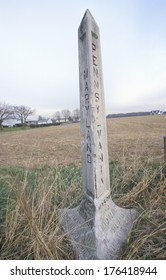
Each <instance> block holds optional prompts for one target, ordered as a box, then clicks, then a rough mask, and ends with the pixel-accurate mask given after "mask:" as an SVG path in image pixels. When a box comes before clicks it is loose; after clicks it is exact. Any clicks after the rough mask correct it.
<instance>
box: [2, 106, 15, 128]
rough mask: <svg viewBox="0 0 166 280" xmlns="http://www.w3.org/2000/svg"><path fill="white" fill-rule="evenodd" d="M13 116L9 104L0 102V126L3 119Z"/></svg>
mask: <svg viewBox="0 0 166 280" xmlns="http://www.w3.org/2000/svg"><path fill="white" fill-rule="evenodd" d="M12 117H13V107H12V106H11V105H8V104H5V103H1V102H0V127H1V126H2V123H3V121H4V120H7V119H10V118H12Z"/></svg>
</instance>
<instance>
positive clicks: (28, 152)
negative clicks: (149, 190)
mask: <svg viewBox="0 0 166 280" xmlns="http://www.w3.org/2000/svg"><path fill="white" fill-rule="evenodd" d="M107 127H108V150H109V159H110V160H119V161H121V160H124V158H125V159H130V158H131V157H134V156H135V157H137V156H138V155H139V156H143V157H148V158H153V160H155V161H161V160H163V136H164V135H165V134H166V116H165V115H160V116H146V117H129V118H119V119H109V120H107ZM0 143H1V146H0V166H1V167H2V166H5V167H7V166H8V167H10V166H24V167H37V166H40V165H43V164H49V165H56V164H65V165H66V164H67V165H70V164H75V165H80V163H81V133H80V125H79V124H72V125H65V126H55V127H47V128H37V129H29V130H22V131H12V132H11V133H9V132H0Z"/></svg>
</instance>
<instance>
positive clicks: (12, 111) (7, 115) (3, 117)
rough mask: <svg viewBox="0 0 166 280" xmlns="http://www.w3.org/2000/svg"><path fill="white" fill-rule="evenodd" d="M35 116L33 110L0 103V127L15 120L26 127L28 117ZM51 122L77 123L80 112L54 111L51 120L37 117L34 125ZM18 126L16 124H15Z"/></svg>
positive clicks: (76, 110) (22, 106)
mask: <svg viewBox="0 0 166 280" xmlns="http://www.w3.org/2000/svg"><path fill="white" fill-rule="evenodd" d="M34 114H35V110H34V109H32V108H30V107H28V106H25V105H20V106H12V105H9V104H6V103H2V102H0V127H2V126H3V122H4V121H7V120H11V119H13V120H17V121H20V124H19V125H21V126H23V125H26V124H27V123H29V121H28V117H30V116H32V115H34ZM49 120H51V122H52V123H58V122H59V123H60V122H61V121H63V122H78V121H79V120H80V110H79V109H74V110H73V111H70V110H69V109H64V110H62V111H56V112H55V113H54V114H53V116H52V118H45V117H42V116H38V120H36V122H35V121H34V123H35V124H37V123H41V124H44V123H45V124H47V123H48V122H49ZM17 125H18V124H17Z"/></svg>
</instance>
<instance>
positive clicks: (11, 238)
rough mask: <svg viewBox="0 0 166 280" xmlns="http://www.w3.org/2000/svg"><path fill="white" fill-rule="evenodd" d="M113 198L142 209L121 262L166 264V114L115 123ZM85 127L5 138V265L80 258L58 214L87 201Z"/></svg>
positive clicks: (1, 158) (0, 250)
mask: <svg viewBox="0 0 166 280" xmlns="http://www.w3.org/2000/svg"><path fill="white" fill-rule="evenodd" d="M107 125H108V146H109V158H110V178H111V192H112V197H113V200H114V201H115V202H116V204H117V205H119V206H121V207H134V208H136V209H137V210H138V213H139V215H138V219H137V220H136V222H135V224H134V226H133V229H132V231H131V233H130V235H129V238H128V240H127V241H126V243H125V244H124V247H123V248H122V251H121V255H120V259H166V203H165V201H166V199H165V198H166V176H165V173H164V169H163V167H164V161H163V154H164V149H163V135H165V134H166V115H162V116H148V117H147V116H146V117H130V118H119V119H110V120H107ZM80 143H81V135H80V126H79V124H73V125H66V126H60V127H47V128H37V129H28V130H20V131H11V132H9V131H8V132H0V144H1V145H0V259H75V255H74V253H73V251H72V248H71V247H70V244H69V243H68V241H67V239H66V235H65V234H64V233H63V232H62V231H61V229H60V228H59V224H58V221H57V209H59V208H64V207H69V208H71V207H75V206H76V205H78V204H79V202H80V201H81V198H82V191H81V189H82V186H81V179H82V178H81V177H82V176H81V144H80Z"/></svg>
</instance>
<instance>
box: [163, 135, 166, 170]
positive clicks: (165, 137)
mask: <svg viewBox="0 0 166 280" xmlns="http://www.w3.org/2000/svg"><path fill="white" fill-rule="evenodd" d="M163 138H164V173H165V175H166V135H165V136H163Z"/></svg>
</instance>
